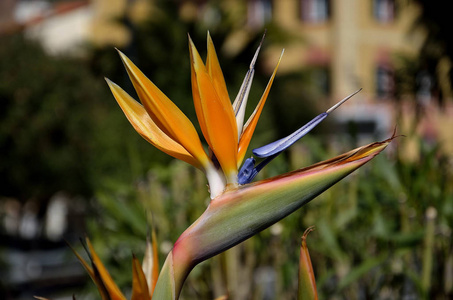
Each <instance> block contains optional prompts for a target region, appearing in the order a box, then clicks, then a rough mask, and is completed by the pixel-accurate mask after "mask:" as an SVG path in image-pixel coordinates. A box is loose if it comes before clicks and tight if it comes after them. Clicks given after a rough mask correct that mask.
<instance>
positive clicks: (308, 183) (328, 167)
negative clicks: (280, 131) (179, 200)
mask: <svg viewBox="0 0 453 300" xmlns="http://www.w3.org/2000/svg"><path fill="white" fill-rule="evenodd" d="M392 139H393V137H392V138H390V139H388V140H385V141H382V142H376V143H372V144H369V145H366V146H363V147H360V148H357V149H355V150H352V151H349V152H347V153H345V154H342V155H340V156H337V157H335V158H332V159H330V160H327V161H323V162H321V163H318V164H315V165H313V166H310V167H308V168H304V169H300V170H297V171H293V172H290V173H287V174H284V175H280V176H276V177H273V178H269V179H266V180H262V181H258V182H255V183H250V184H246V185H243V186H240V187H238V188H234V189H231V190H229V191H226V192H225V193H223V194H222V195H220V196H218V197H217V198H214V199H213V200H212V201H211V203H210V205H209V206H208V208H207V209H206V211H205V212H204V213H203V214H202V215H201V216H200V217H199V218H198V220H197V221H195V222H194V223H193V224H192V225H191V226H190V227H189V228H188V229H187V230H186V231H185V232H184V233H183V234H182V235H181V236H180V237H179V239H178V240H177V241H176V243H175V246H174V248H173V250H172V252H171V253H170V254H169V257H170V256H171V263H170V264H169V262H168V261H167V262H166V263H165V266H164V269H165V268H170V269H172V270H162V272H163V273H164V274H166V275H165V276H161V277H159V279H158V282H157V286H156V291H158V290H159V289H160V286H162V287H163V286H165V285H166V286H168V282H165V281H167V280H169V277H171V276H168V273H170V274H171V273H173V274H175V275H177V276H175V277H178V278H177V279H178V280H176V281H180V280H181V279H182V278H185V276H187V274H188V273H189V272H190V270H191V269H192V268H193V267H194V266H195V265H197V264H198V263H200V262H202V261H204V260H206V259H208V258H210V257H212V256H214V255H216V254H218V253H220V252H223V251H225V250H227V249H229V248H231V247H233V246H235V245H237V244H239V243H240V242H242V241H244V240H246V239H248V238H249V237H251V236H253V235H255V234H257V233H258V232H260V231H261V230H263V229H265V228H267V227H269V226H271V225H272V224H274V223H276V222H278V221H279V220H281V219H283V218H284V217H286V216H288V215H289V214H291V213H292V212H294V211H296V210H297V209H298V208H300V207H302V206H303V205H305V204H306V203H308V202H309V201H310V200H312V199H314V198H315V197H316V196H318V195H319V194H321V193H322V192H324V191H325V190H327V189H328V188H329V187H331V186H332V185H334V184H335V183H337V182H338V181H339V180H341V179H342V178H344V177H345V176H347V175H348V174H350V173H352V172H353V171H354V170H356V169H358V168H359V167H361V166H362V165H364V164H365V163H367V162H368V161H370V160H371V159H372V158H373V157H375V156H376V155H378V154H379V153H380V152H381V151H382V150H384V149H385V148H386V147H387V145H388V144H389V143H390V142H391V141H392ZM174 279H176V278H173V280H174ZM183 281H184V280H183ZM173 284H174V282H173ZM173 284H170V285H171V286H173V287H174V288H175V289H174V290H172V294H173V295H168V296H165V295H160V294H159V297H162V298H158V299H175V298H174V297H175V296H176V298H177V296H178V295H179V293H180V288H181V287H182V282H179V283H177V284H176V285H173ZM163 290H167V291H168V290H169V289H168V288H166V289H165V288H164V289H163Z"/></svg>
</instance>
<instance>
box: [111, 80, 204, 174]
mask: <svg viewBox="0 0 453 300" xmlns="http://www.w3.org/2000/svg"><path fill="white" fill-rule="evenodd" d="M106 81H107V83H108V85H109V87H110V90H111V91H112V94H113V96H114V97H115V99H116V101H117V102H118V104H119V106H120V107H121V109H122V110H123V112H124V114H125V115H126V117H127V119H128V120H129V122H130V123H131V124H132V126H133V127H134V129H135V130H136V131H137V132H138V133H139V134H140V135H141V136H142V137H143V138H144V139H145V140H147V141H148V142H149V143H151V144H152V145H153V146H155V147H156V148H158V149H159V150H161V151H163V152H165V153H167V154H168V155H170V156H173V157H175V158H177V159H180V160H183V161H185V162H187V163H189V164H191V165H193V166H195V167H197V168H202V166H201V164H200V162H199V161H198V160H197V159H195V158H194V157H193V156H192V155H191V154H190V153H189V152H187V150H186V149H185V148H184V147H183V146H181V145H180V144H179V143H178V142H176V141H175V140H173V139H172V138H171V137H169V136H168V135H167V134H166V133H165V132H163V131H162V130H161V129H160V128H159V126H157V124H156V123H154V121H153V120H152V119H151V117H150V116H149V115H148V113H147V112H146V110H145V108H144V107H143V106H142V105H141V104H140V103H138V102H137V101H135V100H134V99H133V98H132V97H131V96H130V95H129V94H128V93H126V92H125V91H124V90H123V89H122V88H120V87H119V86H118V85H116V84H115V83H114V82H112V81H110V80H109V79H106Z"/></svg>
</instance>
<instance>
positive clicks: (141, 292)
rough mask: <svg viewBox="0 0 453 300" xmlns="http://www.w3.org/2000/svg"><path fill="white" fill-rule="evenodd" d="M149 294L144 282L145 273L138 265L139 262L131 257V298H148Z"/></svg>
mask: <svg viewBox="0 0 453 300" xmlns="http://www.w3.org/2000/svg"><path fill="white" fill-rule="evenodd" d="M150 299H151V296H150V294H149V290H148V284H147V283H146V278H145V274H144V273H143V269H142V267H141V266H140V262H139V261H138V259H137V258H136V257H135V255H134V256H133V257H132V296H131V300H150Z"/></svg>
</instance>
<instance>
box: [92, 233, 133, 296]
mask: <svg viewBox="0 0 453 300" xmlns="http://www.w3.org/2000/svg"><path fill="white" fill-rule="evenodd" d="M86 243H87V245H88V249H89V251H90V254H91V260H92V263H93V265H94V266H95V267H96V270H97V271H99V277H100V278H101V279H102V282H103V283H104V285H105V289H106V290H107V292H108V294H109V296H110V299H112V300H126V297H124V295H123V294H122V293H121V291H120V289H119V288H118V286H117V285H116V283H115V282H114V281H113V279H112V277H111V276H110V274H109V272H108V271H107V269H106V268H105V267H104V265H103V264H102V261H101V260H100V258H99V256H98V255H97V253H96V251H94V248H93V245H91V242H90V240H89V239H88V238H87V239H86Z"/></svg>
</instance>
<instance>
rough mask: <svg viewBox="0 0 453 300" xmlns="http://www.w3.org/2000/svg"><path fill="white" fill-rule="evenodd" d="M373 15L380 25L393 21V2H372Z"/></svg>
mask: <svg viewBox="0 0 453 300" xmlns="http://www.w3.org/2000/svg"><path fill="white" fill-rule="evenodd" d="M373 15H374V18H375V19H376V20H377V21H378V22H380V23H390V22H392V21H393V20H394V19H395V0H373Z"/></svg>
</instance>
